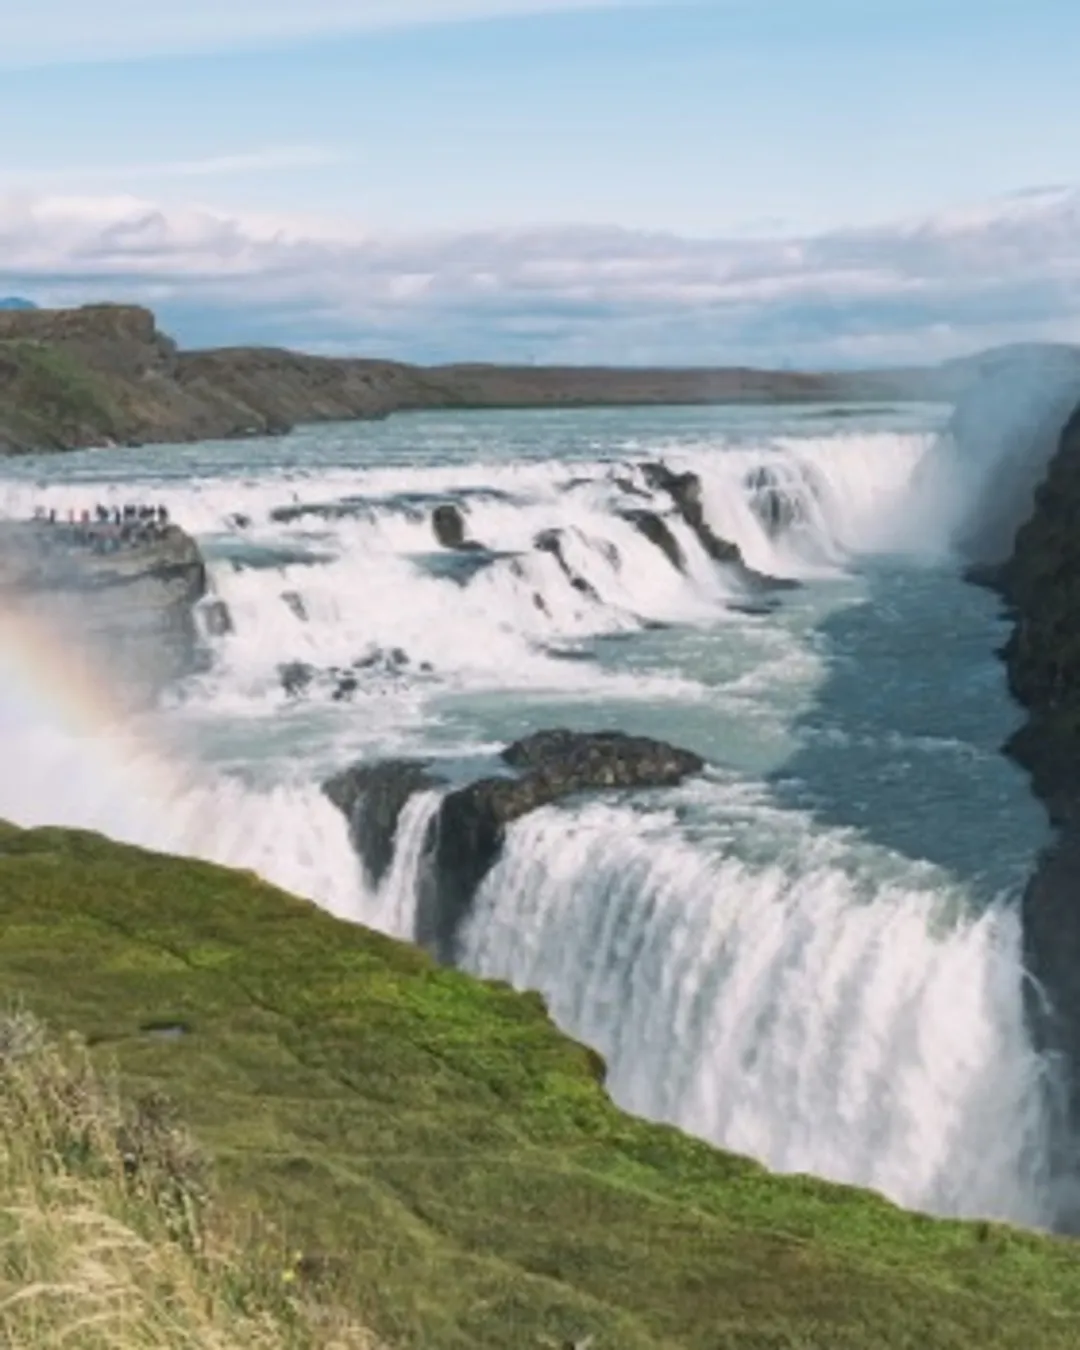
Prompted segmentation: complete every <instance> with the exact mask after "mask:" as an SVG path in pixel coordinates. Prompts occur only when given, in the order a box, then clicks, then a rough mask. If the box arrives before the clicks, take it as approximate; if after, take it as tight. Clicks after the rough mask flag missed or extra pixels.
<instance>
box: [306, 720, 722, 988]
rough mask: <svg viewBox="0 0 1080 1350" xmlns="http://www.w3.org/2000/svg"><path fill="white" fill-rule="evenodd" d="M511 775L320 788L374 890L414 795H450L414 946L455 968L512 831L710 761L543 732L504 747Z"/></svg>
mask: <svg viewBox="0 0 1080 1350" xmlns="http://www.w3.org/2000/svg"><path fill="white" fill-rule="evenodd" d="M500 758H501V760H502V762H503V764H505V765H506V768H507V770H508V771H511V772H506V773H503V774H499V775H493V776H490V777H485V778H480V779H478V780H476V781H474V782H471V783H468V784H466V785H465V786H462V787H451V785H450V783H449V781H448V780H447V779H446V778H445V777H443V776H442V775H440V774H439V773H437V772H436V771H435V770H434V769H433V767H432V761H430V760H384V761H381V762H380V763H377V764H358V765H355V766H353V767H352V768H349V769H346V770H344V771H343V772H342V773H340V774H337V775H336V776H335V777H334V778H331V779H330V780H329V781H328V782H326V783H325V784H324V785H323V790H324V791H325V793H326V795H327V796H328V797H329V798H330V800H331V801H332V802H333V803H334V805H335V806H337V807H338V809H339V810H340V811H341V812H342V813H343V814H344V815H345V817H346V819H347V820H348V821H349V830H350V834H351V837H352V840H353V844H354V846H355V848H356V850H357V852H358V853H359V855H360V858H361V860H362V861H363V864H364V867H365V869H366V871H367V873H368V876H369V878H370V879H371V881H372V882H374V883H378V882H379V881H380V880H381V879H382V878H383V877H384V876H385V874H386V872H387V870H388V869H389V866H390V863H391V861H392V859H393V854H394V843H395V836H396V832H397V826H398V821H399V819H400V816H401V812H402V811H403V810H404V808H405V805H406V803H407V802H408V800H409V798H410V797H411V796H412V795H413V793H415V792H421V791H426V790H429V789H431V788H434V787H443V788H449V789H450V790H449V791H447V792H446V795H445V796H444V797H443V799H442V802H441V804H440V806H439V809H438V812H437V814H436V815H435V817H434V819H433V820H432V823H431V825H430V827H429V830H428V835H427V838H426V840H425V844H424V852H425V857H426V861H427V866H426V876H425V884H424V885H423V886H422V887H421V895H420V905H419V910H418V915H417V930H416V934H415V936H416V940H417V942H419V943H420V944H421V945H422V946H424V947H427V948H428V949H429V950H431V951H433V952H434V953H435V954H436V955H437V956H438V957H439V959H440V960H443V961H447V962H452V961H453V960H454V958H455V956H456V954H457V934H458V930H459V929H460V926H461V923H462V921H463V920H464V919H465V918H466V916H467V914H468V911H469V907H470V905H471V903H472V899H473V896H474V895H475V893H476V889H477V887H478V886H479V885H480V883H481V881H483V879H484V877H485V876H486V875H487V873H488V872H489V871H490V870H491V868H492V866H493V865H494V864H495V862H496V861H497V859H498V857H499V853H500V851H501V849H502V846H503V842H504V840H505V837H506V830H507V827H508V826H509V825H511V824H512V823H513V822H514V821H515V820H519V819H521V817H522V816H525V815H527V814H528V813H529V812H530V811H535V810H537V809H538V808H539V807H541V806H548V805H550V804H551V803H552V802H556V801H561V800H562V799H563V798H565V797H569V796H571V795H572V794H574V793H577V792H587V791H612V790H618V789H631V788H657V787H674V786H676V785H677V784H679V783H681V782H682V781H683V780H684V779H685V778H688V777H689V776H690V775H692V774H695V773H700V772H701V770H702V769H703V768H704V767H705V761H704V760H703V759H702V758H701V756H700V755H696V754H694V753H693V752H691V751H689V750H680V749H678V748H677V747H675V746H672V745H667V744H666V743H665V742H663V741H656V740H651V739H649V738H648V737H644V736H628V735H626V734H624V733H623V732H619V731H600V732H576V731H565V730H557V731H540V732H537V733H536V734H535V735H532V736H528V737H526V738H525V739H524V740H520V741H515V742H514V743H513V744H512V745H509V746H507V747H506V749H504V750H503V752H502V754H501V756H500Z"/></svg>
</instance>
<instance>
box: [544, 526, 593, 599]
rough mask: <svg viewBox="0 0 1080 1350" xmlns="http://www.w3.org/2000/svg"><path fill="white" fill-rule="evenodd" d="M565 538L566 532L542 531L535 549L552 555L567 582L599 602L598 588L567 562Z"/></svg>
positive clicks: (556, 530) (559, 530)
mask: <svg viewBox="0 0 1080 1350" xmlns="http://www.w3.org/2000/svg"><path fill="white" fill-rule="evenodd" d="M565 536H566V531H565V530H561V529H551V530H541V531H540V533H539V534H538V535H537V536H536V538H535V539H534V540H533V548H535V549H537V550H538V551H539V552H540V553H547V554H550V556H551V557H553V558H554V559H555V561H556V562H557V563H558V564H559V570H560V571H561V572H562V574H563V575H564V576H565V577H566V579H567V581H569V583H570V585H571V586H573V588H574V590H575V591H577V592H578V593H579V594H581V595H587V596H588V597H589V599H590V600H599V598H600V597H599V596H598V595H597V593H596V587H595V586H594V585H593V584H592V582H591V581H588V580H587V579H586V578H585V577H583V576H582V575H581V574H580V572H575V571H574V569H573V568H572V567H571V566H570V564H569V563H568V562H567V560H566V553H565V550H564V547H563V541H564V539H565Z"/></svg>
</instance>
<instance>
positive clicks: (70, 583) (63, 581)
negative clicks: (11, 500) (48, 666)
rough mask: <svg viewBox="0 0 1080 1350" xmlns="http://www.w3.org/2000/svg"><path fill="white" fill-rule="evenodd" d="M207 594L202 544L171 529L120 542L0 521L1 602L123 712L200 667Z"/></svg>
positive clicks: (71, 529)
mask: <svg viewBox="0 0 1080 1350" xmlns="http://www.w3.org/2000/svg"><path fill="white" fill-rule="evenodd" d="M106 548H108V550H109V551H106ZM205 593H206V568H205V565H204V563H203V559H202V556H201V554H200V553H199V549H198V546H197V545H196V543H195V541H194V540H193V539H192V538H190V536H188V535H187V534H185V533H184V532H183V530H180V529H178V528H177V527H176V526H175V525H170V526H168V527H166V528H164V529H161V530H155V531H153V532H145V533H144V534H143V535H142V536H141V537H139V538H137V539H135V540H127V541H124V542H122V543H120V542H118V541H116V540H114V539H113V538H111V537H110V536H108V535H101V534H98V533H95V531H94V530H93V529H91V530H85V529H83V528H81V527H78V526H70V525H63V524H52V525H50V524H48V523H39V522H14V521H8V522H3V523H0V599H2V602H3V605H4V606H5V608H6V609H7V610H8V611H9V612H10V613H12V614H19V613H22V614H24V615H25V616H26V618H27V620H28V621H30V622H32V623H33V624H34V625H35V626H37V627H38V628H39V629H40V630H41V631H43V632H44V633H47V634H48V635H49V636H50V637H52V638H53V639H55V640H56V642H57V643H58V644H59V645H60V646H61V647H62V649H63V651H64V653H65V659H66V660H67V661H69V662H70V663H72V664H73V665H74V664H77V663H80V664H85V666H86V671H85V674H86V676H87V678H88V679H90V680H91V681H92V682H93V683H94V684H95V685H105V686H106V687H107V689H108V694H109V697H110V700H111V701H112V703H113V704H114V705H115V706H117V707H118V708H120V707H124V706H142V705H144V704H146V703H147V702H150V701H152V700H153V699H154V698H155V697H156V696H157V695H158V694H159V693H160V692H161V690H162V689H163V688H164V687H165V686H166V685H167V684H169V683H171V682H172V681H174V680H176V679H179V678H181V677H183V676H184V675H187V674H189V673H190V672H191V671H193V670H194V669H196V668H197V665H198V663H199V661H198V658H199V636H198V629H197V625H196V621H195V607H196V605H197V604H198V602H199V601H200V600H201V599H202V598H203V596H204V595H205Z"/></svg>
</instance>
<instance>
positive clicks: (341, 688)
mask: <svg viewBox="0 0 1080 1350" xmlns="http://www.w3.org/2000/svg"><path fill="white" fill-rule="evenodd" d="M336 678H337V684H336V685H335V687H334V691H333V693H332V694H331V695H330V697H331V698H332V699H333V700H334V702H335V703H346V702H348V701H349V700H350V699H351V698H352V696H353V694H355V693H356V691H357V690H358V689H359V688H360V681H359V680H358V679H357V678H356V676H355V675H352V674H347V675H338V676H337V677H336Z"/></svg>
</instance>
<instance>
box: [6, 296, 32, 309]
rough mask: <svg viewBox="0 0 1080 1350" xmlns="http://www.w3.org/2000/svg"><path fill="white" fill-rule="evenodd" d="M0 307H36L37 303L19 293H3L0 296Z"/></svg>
mask: <svg viewBox="0 0 1080 1350" xmlns="http://www.w3.org/2000/svg"><path fill="white" fill-rule="evenodd" d="M0 309H37V305H35V304H34V302H33V300H24V299H23V298H22V297H21V296H19V295H3V296H0Z"/></svg>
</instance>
